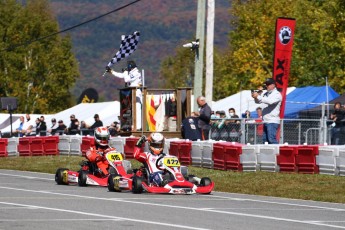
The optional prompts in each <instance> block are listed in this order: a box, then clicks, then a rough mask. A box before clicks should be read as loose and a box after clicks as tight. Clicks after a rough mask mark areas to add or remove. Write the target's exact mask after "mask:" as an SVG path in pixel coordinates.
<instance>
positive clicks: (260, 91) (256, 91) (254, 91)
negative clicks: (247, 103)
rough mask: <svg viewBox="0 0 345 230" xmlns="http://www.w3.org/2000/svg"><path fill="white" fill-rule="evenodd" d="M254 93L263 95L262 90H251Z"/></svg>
mask: <svg viewBox="0 0 345 230" xmlns="http://www.w3.org/2000/svg"><path fill="white" fill-rule="evenodd" d="M250 91H251V92H252V93H262V90H261V89H251V90H250Z"/></svg>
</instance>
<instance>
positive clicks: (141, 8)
mask: <svg viewBox="0 0 345 230" xmlns="http://www.w3.org/2000/svg"><path fill="white" fill-rule="evenodd" d="M130 2H133V1H128V0H51V3H52V10H53V11H54V12H55V14H56V16H57V18H58V21H59V24H60V30H63V29H66V28H69V27H71V26H74V25H77V24H79V23H82V22H84V21H87V20H90V19H92V18H95V17H97V16H99V15H102V14H104V13H107V12H109V11H112V10H115V9H117V8H119V7H122V6H123V5H126V4H128V3H130ZM229 8H230V0H217V1H216V22H215V48H216V49H217V48H218V49H223V48H224V47H226V45H227V44H228V32H229ZM196 11H197V0H173V1H172V0H141V1H140V2H137V3H135V4H133V5H131V6H129V7H127V8H125V9H122V10H120V11H118V12H115V13H112V14H109V15H107V16H105V17H103V18H101V19H98V20H96V21H92V22H90V23H88V24H85V25H83V26H80V27H77V28H75V29H73V30H71V31H69V32H68V33H69V34H70V35H71V37H72V41H73V46H74V47H73V51H74V52H75V54H76V57H77V59H78V61H79V67H80V73H81V77H80V79H78V80H77V83H76V86H75V87H74V89H73V94H74V95H75V96H76V97H79V95H80V94H81V92H82V91H83V90H84V89H86V88H89V87H92V88H95V89H96V90H97V91H98V93H99V94H100V100H101V101H103V100H104V101H109V100H115V99H117V98H118V91H117V89H118V88H121V87H123V86H124V84H123V81H122V80H121V79H117V78H113V77H111V76H110V75H107V77H106V78H102V77H101V76H102V74H103V72H104V69H105V66H106V65H107V63H108V62H109V61H110V59H111V57H112V56H113V55H114V54H115V53H116V51H117V50H118V48H119V45H120V41H121V35H123V34H131V33H133V32H134V31H140V32H141V37H140V42H139V45H138V49H137V51H135V52H134V53H133V55H132V56H131V57H130V58H129V59H132V60H135V61H136V63H137V65H138V66H139V68H140V69H144V70H145V82H146V85H147V86H149V87H164V81H163V79H162V78H161V76H160V75H159V68H160V65H161V62H162V60H163V59H164V58H166V57H167V56H172V55H174V54H175V49H176V48H177V47H181V46H182V45H183V44H184V43H186V42H189V41H191V40H192V39H194V38H195V28H196ZM123 67H125V61H121V62H120V63H117V64H115V65H114V66H113V68H114V69H115V70H118V71H120V70H121V69H122V68H123Z"/></svg>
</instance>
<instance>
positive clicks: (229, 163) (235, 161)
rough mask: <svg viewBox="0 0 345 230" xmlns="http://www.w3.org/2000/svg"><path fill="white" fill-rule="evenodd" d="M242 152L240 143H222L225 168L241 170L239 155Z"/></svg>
mask: <svg viewBox="0 0 345 230" xmlns="http://www.w3.org/2000/svg"><path fill="white" fill-rule="evenodd" d="M241 154H242V145H241V144H238V143H236V144H231V145H229V144H226V145H224V162H225V170H233V171H243V166H242V164H241V163H240V162H241V161H240V155H241Z"/></svg>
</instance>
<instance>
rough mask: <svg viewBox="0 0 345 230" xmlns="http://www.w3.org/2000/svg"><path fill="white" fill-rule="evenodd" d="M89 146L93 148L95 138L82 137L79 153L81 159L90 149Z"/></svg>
mask: <svg viewBox="0 0 345 230" xmlns="http://www.w3.org/2000/svg"><path fill="white" fill-rule="evenodd" d="M91 146H95V138H94V137H83V138H82V142H81V145H80V149H81V153H82V155H83V157H85V155H86V152H87V151H88V150H89V149H90V148H91Z"/></svg>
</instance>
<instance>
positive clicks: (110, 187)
mask: <svg viewBox="0 0 345 230" xmlns="http://www.w3.org/2000/svg"><path fill="white" fill-rule="evenodd" d="M116 177H119V175H118V174H117V173H113V174H110V175H109V176H108V190H109V192H121V189H120V188H118V187H117V186H116V182H115V180H116Z"/></svg>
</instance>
